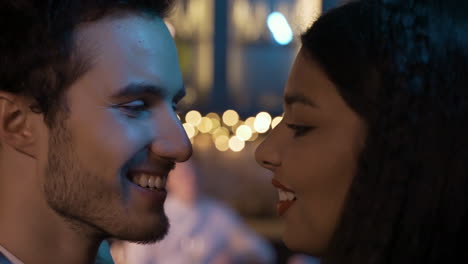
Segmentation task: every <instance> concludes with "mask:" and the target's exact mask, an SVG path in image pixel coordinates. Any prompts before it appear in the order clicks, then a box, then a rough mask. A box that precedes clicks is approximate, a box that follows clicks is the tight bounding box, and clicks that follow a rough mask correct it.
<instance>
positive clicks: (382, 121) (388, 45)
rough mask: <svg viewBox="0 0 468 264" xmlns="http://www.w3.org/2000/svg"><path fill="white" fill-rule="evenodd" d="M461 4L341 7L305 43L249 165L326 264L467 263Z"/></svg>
mask: <svg viewBox="0 0 468 264" xmlns="http://www.w3.org/2000/svg"><path fill="white" fill-rule="evenodd" d="M467 12H468V3H467V2H466V1H450V0H425V1H419V0H385V1H373V0H372V1H362V2H350V3H348V4H345V5H343V6H341V7H338V8H336V9H333V10H331V11H329V12H327V13H325V14H323V15H322V16H321V17H320V18H319V19H318V20H317V21H316V22H315V23H314V24H313V25H312V27H311V28H310V29H309V30H307V32H305V33H304V34H303V35H302V48H301V50H300V52H299V54H298V55H297V58H296V60H295V62H294V65H293V67H292V70H291V73H290V76H289V79H288V82H287V84H286V88H285V91H284V109H285V113H284V117H283V119H282V121H281V123H280V124H279V125H278V126H276V127H275V129H274V130H273V131H272V132H271V133H270V134H269V135H268V137H267V139H266V140H265V141H264V142H263V143H262V144H261V145H260V146H259V148H258V149H257V152H256V158H257V161H258V163H259V164H260V165H261V166H263V167H265V168H267V169H269V170H270V171H272V173H273V181H272V183H273V185H274V186H275V187H276V188H277V189H278V192H279V202H278V212H279V214H280V215H281V216H282V218H283V220H284V223H285V229H284V232H283V241H284V242H285V244H286V246H287V247H288V248H290V249H292V250H294V251H298V252H304V253H306V254H310V255H313V256H317V257H319V258H320V260H321V263H323V264H414V263H424V264H445V263H468V250H467V249H466V242H467V240H468V192H467V190H468V162H467V161H468V137H467V135H468V89H467V88H468V74H467V73H468V37H467V32H468V16H467V15H466V14H467Z"/></svg>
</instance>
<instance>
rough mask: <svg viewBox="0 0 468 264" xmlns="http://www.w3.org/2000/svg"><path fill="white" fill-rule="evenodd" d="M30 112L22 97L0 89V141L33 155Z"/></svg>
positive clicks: (33, 138)
mask: <svg viewBox="0 0 468 264" xmlns="http://www.w3.org/2000/svg"><path fill="white" fill-rule="evenodd" d="M30 112H31V110H30V109H29V105H28V101H27V100H26V99H25V98H24V97H21V96H18V95H15V94H11V93H8V92H4V91H0V142H2V144H4V145H9V146H10V147H11V148H13V149H15V150H17V151H19V152H21V153H23V154H26V155H28V156H30V157H35V151H34V149H35V148H34V145H35V143H36V138H35V136H36V135H35V134H34V133H33V130H32V129H33V127H32V123H31V122H32V120H31V118H30ZM28 117H29V118H28Z"/></svg>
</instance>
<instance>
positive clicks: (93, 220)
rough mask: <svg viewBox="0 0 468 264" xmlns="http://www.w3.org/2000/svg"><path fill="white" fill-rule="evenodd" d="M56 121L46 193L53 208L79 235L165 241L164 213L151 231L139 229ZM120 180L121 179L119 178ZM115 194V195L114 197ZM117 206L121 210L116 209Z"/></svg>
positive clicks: (49, 155) (65, 130)
mask: <svg viewBox="0 0 468 264" xmlns="http://www.w3.org/2000/svg"><path fill="white" fill-rule="evenodd" d="M64 123H65V122H64V121H63V120H62V121H60V122H56V124H57V125H56V126H55V127H53V128H51V130H50V131H51V133H50V137H49V150H48V161H47V167H46V169H45V175H44V179H45V180H44V182H43V186H42V190H43V193H44V196H45V199H46V201H47V203H48V205H49V207H50V208H51V209H53V210H54V211H55V212H56V213H57V214H59V215H60V216H61V217H63V218H64V219H65V221H66V222H67V223H69V225H70V227H71V228H72V229H73V230H75V231H76V232H79V233H82V234H87V235H89V236H91V237H97V238H100V239H105V238H109V237H112V238H116V239H120V240H129V241H133V242H138V243H142V244H149V243H154V242H157V241H160V240H161V239H163V238H164V237H165V236H166V234H167V232H168V229H169V221H168V218H167V216H166V215H165V213H164V210H162V212H160V213H159V216H160V217H158V218H159V219H158V221H157V223H155V224H154V226H152V227H151V228H150V229H148V230H147V231H140V230H135V226H134V225H133V224H132V222H131V221H129V220H128V219H130V217H127V215H126V214H125V212H124V210H123V200H122V198H121V197H120V195H115V191H113V190H112V189H108V188H105V187H106V186H107V185H108V184H106V181H105V180H104V178H103V177H99V176H98V175H97V174H96V173H92V172H91V171H90V170H88V169H86V168H84V166H82V165H81V164H80V163H79V159H78V158H77V157H78V156H77V154H76V153H75V151H74V147H73V143H72V136H71V133H70V131H68V130H67V128H66V127H65V125H64ZM116 177H117V176H116ZM113 194H114V195H113ZM116 204H117V208H112V206H113V205H114V207H115V205H116Z"/></svg>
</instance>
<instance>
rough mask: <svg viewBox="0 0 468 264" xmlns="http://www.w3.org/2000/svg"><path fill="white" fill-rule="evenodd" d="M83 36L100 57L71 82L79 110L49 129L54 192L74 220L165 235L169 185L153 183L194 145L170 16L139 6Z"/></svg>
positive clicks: (73, 106)
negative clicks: (181, 116)
mask: <svg viewBox="0 0 468 264" xmlns="http://www.w3.org/2000/svg"><path fill="white" fill-rule="evenodd" d="M75 41H76V43H77V45H84V46H85V47H87V49H85V50H86V51H88V52H89V53H91V56H92V58H93V59H92V67H91V69H90V70H89V71H88V72H87V73H86V74H84V75H83V76H82V77H81V78H80V79H78V80H77V81H76V82H75V83H74V84H73V85H72V86H71V87H70V88H69V90H67V93H66V101H67V103H68V106H69V111H70V113H69V115H68V116H67V117H66V118H65V119H64V121H63V122H62V121H59V123H57V124H56V125H55V126H54V127H53V128H51V130H50V136H49V141H48V150H47V153H44V154H43V155H44V156H45V157H47V158H45V159H43V162H41V163H42V164H40V168H39V169H40V170H42V171H44V172H45V176H44V178H43V182H42V186H43V190H44V194H45V198H46V200H47V202H48V204H49V206H50V207H51V208H52V209H54V210H55V211H56V212H58V213H59V214H61V215H62V216H64V217H66V218H67V220H70V221H71V222H72V223H73V224H74V225H75V226H76V225H78V226H79V227H86V228H87V229H88V230H89V228H91V230H94V231H96V232H97V234H100V235H110V236H113V237H116V238H119V239H124V240H131V241H142V242H152V241H156V240H159V239H161V238H162V237H163V236H164V235H165V234H166V232H167V229H168V221H167V218H166V216H165V214H164V209H163V203H164V200H165V197H166V192H165V189H164V188H161V182H158V184H157V185H158V187H159V188H154V187H153V188H150V187H148V186H153V185H155V182H156V181H159V180H162V184H163V185H164V184H165V180H166V177H167V174H168V172H169V170H170V169H171V168H172V167H173V166H174V162H180V161H185V160H186V159H188V158H189V157H190V155H191V151H192V149H191V145H190V142H189V140H188V138H187V137H186V134H185V131H184V130H183V128H182V126H181V124H180V122H179V120H178V118H177V116H176V114H175V112H174V109H173V107H174V104H175V103H176V102H177V101H178V100H179V99H180V97H181V96H183V93H184V88H183V83H182V78H181V73H180V69H179V65H178V59H177V53H176V49H175V45H174V42H173V40H172V38H171V36H170V34H169V32H168V31H167V28H166V26H165V24H164V22H163V21H162V20H161V19H159V18H149V17H143V16H138V15H127V16H120V17H115V18H106V19H103V20H100V21H98V22H95V23H90V24H87V25H85V26H82V27H81V28H79V30H78V31H77V33H76V40H75ZM58 120H60V118H58ZM158 178H159V179H158ZM142 186H144V187H142Z"/></svg>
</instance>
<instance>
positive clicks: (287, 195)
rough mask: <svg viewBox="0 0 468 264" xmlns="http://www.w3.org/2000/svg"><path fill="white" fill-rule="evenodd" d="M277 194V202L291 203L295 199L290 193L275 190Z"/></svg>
mask: <svg viewBox="0 0 468 264" xmlns="http://www.w3.org/2000/svg"><path fill="white" fill-rule="evenodd" d="M277 190H278V194H279V200H280V202H282V201H293V200H295V199H296V195H295V194H294V193H292V192H288V191H285V190H281V189H277Z"/></svg>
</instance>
